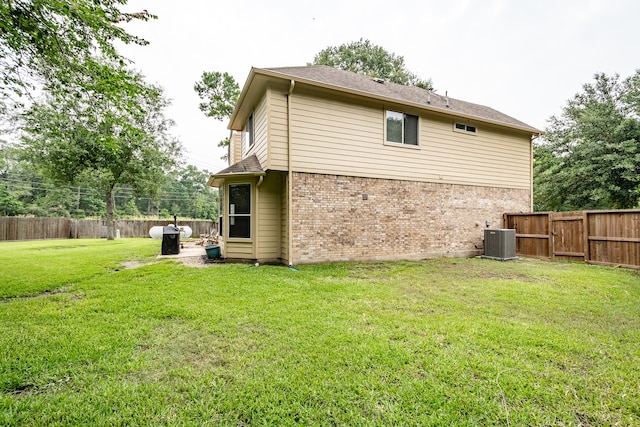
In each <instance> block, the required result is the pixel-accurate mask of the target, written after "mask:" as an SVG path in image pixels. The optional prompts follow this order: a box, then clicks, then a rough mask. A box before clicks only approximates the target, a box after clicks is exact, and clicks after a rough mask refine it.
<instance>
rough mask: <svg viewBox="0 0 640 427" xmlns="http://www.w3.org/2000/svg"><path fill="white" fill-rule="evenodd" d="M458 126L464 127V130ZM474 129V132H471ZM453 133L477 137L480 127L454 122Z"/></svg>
mask: <svg viewBox="0 0 640 427" xmlns="http://www.w3.org/2000/svg"><path fill="white" fill-rule="evenodd" d="M458 126H464V129H462V128H461V129H458ZM470 128H471V129H473V130H470ZM453 131H454V132H458V133H464V134H466V135H477V134H478V127H477V126H476V125H471V124H468V123H464V122H453Z"/></svg>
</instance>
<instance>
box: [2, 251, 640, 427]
mask: <svg viewBox="0 0 640 427" xmlns="http://www.w3.org/2000/svg"><path fill="white" fill-rule="evenodd" d="M159 250H160V246H159V243H158V242H157V241H152V240H150V239H121V240H117V241H116V242H111V243H106V242H104V241H100V240H67V241H47V242H42V241H40V242H17V243H6V242H5V243H2V244H0V263H2V264H3V265H11V266H13V268H11V269H8V270H7V271H5V274H4V276H3V281H2V282H1V283H0V289H1V290H2V291H3V292H2V295H3V297H4V298H5V300H4V301H3V303H2V304H0V319H1V320H2V321H0V353H1V354H2V355H3V357H2V358H0V424H2V425H7V426H13V425H27V426H28V425H156V424H157V425H203V424H215V425H325V424H331V425H424V426H436V425H438V426H441V425H447V426H449V425H452V426H455V425H464V426H471V425H474V426H475V425H514V426H515V425H518V426H530V425H587V424H588V425H625V426H626V425H638V424H639V423H640V413H639V412H638V402H639V401H640V390H639V389H638V387H636V386H635V385H636V384H638V383H639V382H640V372H639V371H638V369H637V366H638V365H639V364H640V354H639V353H638V348H640V337H639V336H638V334H637V331H638V330H639V328H640V320H639V319H640V311H639V307H640V276H638V274H637V273H635V272H633V271H625V270H621V269H613V268H605V267H596V266H589V265H585V264H561V263H553V264H552V263H548V262H542V261H537V260H521V261H517V262H509V263H498V262H493V261H487V260H480V259H464V260H461V259H439V260H429V261H425V262H417V263H410V262H399V263H397V262H396V263H371V264H358V263H352V264H333V265H314V266H300V267H299V268H298V271H294V270H291V269H288V268H285V267H276V266H261V267H259V268H255V267H248V266H245V265H215V266H211V267H210V268H201V269H197V268H188V267H184V266H182V265H179V264H177V263H175V262H172V261H164V262H158V260H157V259H156V258H155V255H156V254H157V253H158V252H159ZM34 259H36V260H37V261H38V262H34ZM132 260H135V261H137V264H136V263H133V262H126V261H132ZM125 265H130V266H135V265H137V266H138V267H137V268H130V269H126V268H124V266H125ZM44 291H49V292H48V293H40V294H39V293H38V292H44ZM25 296H30V297H29V298H26V297H25Z"/></svg>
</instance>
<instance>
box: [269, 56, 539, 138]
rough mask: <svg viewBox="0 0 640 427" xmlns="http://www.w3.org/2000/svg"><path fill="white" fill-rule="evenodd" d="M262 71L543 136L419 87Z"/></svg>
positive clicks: (299, 70) (300, 71)
mask: <svg viewBox="0 0 640 427" xmlns="http://www.w3.org/2000/svg"><path fill="white" fill-rule="evenodd" d="M263 70H265V71H268V72H270V73H278V74H283V75H284V76H283V77H285V76H286V77H288V78H293V79H295V78H298V79H304V80H307V81H310V82H317V83H320V84H322V85H329V86H334V87H335V88H336V89H341V88H342V89H347V90H349V91H357V92H360V93H362V94H364V95H367V94H368V95H371V96H373V97H376V98H387V99H390V100H395V101H397V102H398V103H410V104H419V105H421V106H423V107H424V108H427V109H430V110H434V111H442V112H443V113H445V114H453V115H455V114H456V113H457V114H459V115H461V116H465V117H472V118H477V119H479V120H488V121H490V122H494V123H498V124H504V125H507V126H515V127H517V128H519V129H522V130H529V131H531V132H534V133H540V131H539V130H538V129H536V128H534V127H533V126H530V125H528V124H526V123H524V122H521V121H520V120H517V119H515V118H513V117H511V116H508V115H506V114H503V113H501V112H500V111H497V110H494V109H493V108H490V107H486V106H484V105H479V104H473V103H471V102H466V101H461V100H459V99H454V98H448V97H445V96H442V95H439V94H436V93H433V92H431V93H429V92H428V91H427V90H424V89H422V88H419V87H417V86H403V85H399V84H395V83H390V82H387V81H381V80H379V79H373V78H371V77H368V76H365V75H362V74H356V73H352V72H350V71H344V70H339V69H337V68H333V67H329V66H326V65H309V66H303V67H278V68H265V69H263ZM258 71H259V70H258ZM447 100H448V104H447ZM447 105H448V106H447Z"/></svg>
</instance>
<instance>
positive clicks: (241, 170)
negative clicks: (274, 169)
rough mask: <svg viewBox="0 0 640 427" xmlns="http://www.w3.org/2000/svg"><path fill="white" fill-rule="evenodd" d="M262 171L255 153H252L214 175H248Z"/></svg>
mask: <svg viewBox="0 0 640 427" xmlns="http://www.w3.org/2000/svg"><path fill="white" fill-rule="evenodd" d="M262 172H264V169H262V166H260V161H259V160H258V158H257V157H256V155H255V154H252V155H251V156H249V157H247V158H246V159H243V160H241V161H239V162H238V163H235V164H233V165H231V166H229V167H228V168H226V169H222V170H221V171H220V172H218V173H216V174H215V175H250V174H257V173H262Z"/></svg>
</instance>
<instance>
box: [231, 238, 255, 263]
mask: <svg viewBox="0 0 640 427" xmlns="http://www.w3.org/2000/svg"><path fill="white" fill-rule="evenodd" d="M224 257H225V258H231V259H254V258H255V257H254V256H253V243H252V242H233V241H226V242H225V245H224Z"/></svg>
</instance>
